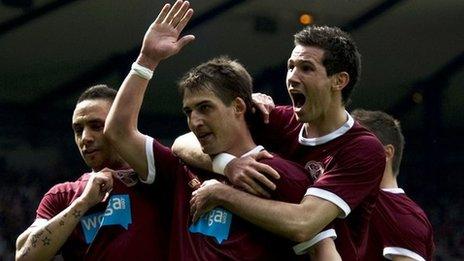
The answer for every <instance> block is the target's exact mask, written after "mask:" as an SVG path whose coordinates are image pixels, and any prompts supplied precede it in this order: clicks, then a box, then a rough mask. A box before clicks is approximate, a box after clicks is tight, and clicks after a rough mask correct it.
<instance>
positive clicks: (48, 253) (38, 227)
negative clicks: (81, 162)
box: [16, 172, 113, 260]
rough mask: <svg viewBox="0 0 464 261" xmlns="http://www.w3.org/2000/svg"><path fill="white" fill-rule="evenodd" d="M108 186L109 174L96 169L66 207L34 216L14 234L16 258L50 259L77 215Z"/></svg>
mask: <svg viewBox="0 0 464 261" xmlns="http://www.w3.org/2000/svg"><path fill="white" fill-rule="evenodd" d="M112 187H113V178H112V176H111V173H110V172H99V173H96V174H94V175H92V177H91V178H90V179H89V181H88V182H87V185H86V187H85V189H84V192H83V193H82V195H81V196H79V198H77V200H75V201H74V202H73V203H72V204H71V205H70V206H69V207H67V208H66V209H64V210H63V211H61V212H60V213H58V215H56V216H54V217H53V218H51V219H50V220H46V219H36V221H35V222H34V223H33V224H32V225H31V226H30V227H29V228H28V229H27V230H26V231H24V232H23V233H22V234H21V235H20V236H19V237H18V239H17V240H16V260H50V259H52V258H53V257H54V256H55V255H56V254H57V253H58V251H59V250H60V248H61V247H62V246H63V244H64V243H65V242H66V240H67V239H68V237H69V235H70V234H71V232H72V231H73V230H74V229H75V227H76V225H77V224H78V223H79V220H80V218H81V216H83V215H84V214H85V212H87V210H88V209H89V208H91V207H92V206H94V205H96V204H97V203H99V202H101V201H102V200H104V199H105V198H106V197H107V193H108V192H109V191H110V190H111V189H112ZM41 204H42V203H41ZM44 204H46V203H44Z"/></svg>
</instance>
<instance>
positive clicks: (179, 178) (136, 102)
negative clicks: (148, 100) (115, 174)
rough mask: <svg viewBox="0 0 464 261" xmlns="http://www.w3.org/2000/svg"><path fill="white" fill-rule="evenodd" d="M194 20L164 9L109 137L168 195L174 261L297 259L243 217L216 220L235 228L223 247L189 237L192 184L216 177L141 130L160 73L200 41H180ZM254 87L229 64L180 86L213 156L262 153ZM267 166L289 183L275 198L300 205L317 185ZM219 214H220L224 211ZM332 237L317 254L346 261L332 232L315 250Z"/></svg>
mask: <svg viewBox="0 0 464 261" xmlns="http://www.w3.org/2000/svg"><path fill="white" fill-rule="evenodd" d="M192 13H193V10H192V9H190V8H189V3H188V2H183V1H180V0H179V1H177V2H176V3H175V4H174V5H173V6H172V8H171V6H170V5H165V7H164V8H163V9H162V11H161V12H160V14H159V15H158V17H157V18H156V20H155V21H154V23H153V24H152V25H151V26H150V28H149V30H148V31H147V33H146V35H145V37H144V40H143V44H142V50H141V52H140V55H139V57H138V59H137V61H136V62H135V63H134V64H133V66H132V70H131V72H130V73H129V75H128V76H127V77H126V79H125V80H124V82H123V84H122V85H121V88H120V90H119V91H118V95H117V97H116V100H115V102H114V104H113V106H112V108H111V111H110V113H109V116H108V121H107V122H106V125H105V130H104V133H105V135H106V136H107V137H109V139H110V140H111V142H112V143H113V145H114V146H115V148H116V149H117V150H118V151H119V152H120V153H121V156H122V157H123V158H124V159H126V160H127V162H129V164H130V165H131V166H132V167H133V168H134V169H135V170H136V171H137V173H138V174H139V175H140V176H141V178H142V179H143V180H147V181H149V182H154V183H155V184H163V186H165V187H166V188H165V189H164V191H165V195H164V197H165V199H166V200H170V201H173V204H174V211H173V212H172V213H166V215H170V216H171V217H172V221H173V224H172V227H171V234H170V238H169V240H170V246H169V249H170V257H169V259H170V260H225V259H227V260H287V259H289V258H290V259H295V258H296V256H295V255H294V253H293V251H292V249H291V245H290V241H288V240H286V239H284V238H282V237H279V236H277V235H274V234H271V233H269V232H267V231H265V230H262V229H260V228H258V227H256V226H253V225H252V224H250V223H249V222H246V221H244V220H242V219H240V218H239V217H236V216H234V217H233V219H232V221H231V220H230V217H231V214H230V213H229V212H225V211H222V210H221V211H220V214H219V215H217V216H215V217H214V218H211V216H210V218H209V220H208V221H209V222H211V223H214V222H219V223H222V221H224V223H226V222H227V221H229V222H230V221H231V223H230V227H229V228H230V231H229V232H228V237H225V238H224V241H222V242H221V243H217V242H215V241H214V240H213V239H212V238H211V237H207V236H205V235H202V234H197V233H191V232H189V230H188V229H189V226H190V224H191V218H190V216H189V213H190V206H189V200H190V195H191V192H192V188H189V184H191V185H192V187H195V179H196V178H197V177H195V176H198V178H199V179H200V180H201V179H205V178H211V173H207V172H205V171H198V172H197V171H194V170H191V169H189V168H188V167H186V166H185V165H183V164H182V163H181V162H180V161H179V159H178V158H177V157H175V156H174V155H173V154H172V152H171V151H170V149H168V148H166V147H164V146H163V145H161V144H160V143H159V142H157V141H156V140H154V139H153V138H151V137H148V136H146V135H143V134H142V133H140V132H139V130H138V129H137V119H138V114H139V111H140V108H141V105H142V101H143V96H144V93H145V91H146V89H147V85H148V81H149V80H150V78H151V75H152V73H153V70H154V69H155V68H156V67H157V66H158V64H159V63H160V62H161V61H162V60H164V59H166V58H168V57H170V56H172V55H174V54H176V53H177V52H179V51H180V50H181V49H182V47H183V46H185V45H186V44H188V43H189V42H190V41H192V40H193V39H194V37H193V36H192V35H187V36H183V37H181V38H179V35H180V33H181V31H182V29H183V28H184V27H185V25H186V24H187V22H188V20H189V19H190V17H191V15H192ZM251 87H252V84H251V77H250V75H249V74H248V73H247V72H246V70H245V69H244V68H243V66H241V65H240V64H239V63H237V62H235V61H232V60H230V59H227V58H216V59H213V60H211V61H208V62H206V63H204V64H201V65H199V66H197V67H195V68H194V69H192V70H191V71H190V72H189V73H187V75H186V76H185V77H184V78H183V80H182V81H181V83H180V89H181V92H182V97H183V110H184V112H185V114H186V116H187V119H188V125H189V128H190V129H191V130H192V131H193V132H194V133H195V135H196V136H197V137H198V138H199V140H200V142H201V143H202V145H203V149H204V151H205V152H206V153H208V154H211V155H215V154H217V153H220V152H223V151H226V152H228V153H230V154H233V155H235V156H242V155H246V154H247V153H255V152H256V151H260V150H261V149H262V147H261V146H257V145H256V144H255V143H254V141H253V139H252V138H251V135H250V132H249V130H248V127H247V121H246V118H247V117H248V116H250V115H251V113H250V112H251ZM265 163H267V164H269V165H270V166H272V167H274V168H275V169H277V170H278V171H279V172H280V173H281V176H282V177H281V178H280V179H279V180H277V181H275V183H276V185H277V187H276V189H275V190H274V191H273V193H272V194H271V196H272V197H273V198H275V199H277V200H286V201H289V202H298V201H299V200H300V198H301V197H302V196H303V194H304V193H305V190H306V187H305V186H309V184H310V183H309V179H308V177H307V175H306V173H305V171H304V169H303V168H301V167H299V166H298V165H297V164H294V163H292V162H288V161H285V160H283V159H281V158H279V157H277V156H276V157H274V158H272V159H267V160H265ZM192 181H193V182H192ZM209 182H214V181H209ZM205 183H208V182H205ZM205 183H204V184H205ZM304 184H306V185H304ZM213 211H214V212H216V213H217V210H213ZM216 218H219V219H216ZM324 237H325V238H326V240H324V241H323V242H321V244H319V245H318V246H316V247H319V246H321V247H322V248H323V249H328V247H330V251H333V252H330V253H329V254H330V256H328V255H323V256H321V257H320V258H321V259H322V260H327V259H328V258H329V259H331V258H333V257H335V258H336V257H337V255H338V254H337V253H336V251H335V248H334V244H333V241H332V239H330V237H331V235H330V231H329V234H324V235H321V237H320V238H316V239H315V242H318V241H320V240H322V239H323V238H324ZM323 251H325V250H323ZM316 252H318V251H316ZM316 254H317V253H316ZM324 256H325V257H324Z"/></svg>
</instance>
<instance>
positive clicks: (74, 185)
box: [45, 173, 91, 195]
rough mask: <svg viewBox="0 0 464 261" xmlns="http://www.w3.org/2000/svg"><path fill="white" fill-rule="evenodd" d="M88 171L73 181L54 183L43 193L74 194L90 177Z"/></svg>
mask: <svg viewBox="0 0 464 261" xmlns="http://www.w3.org/2000/svg"><path fill="white" fill-rule="evenodd" d="M90 175H91V174H90V173H85V174H83V175H82V176H81V177H79V179H77V180H75V181H68V182H63V183H58V184H56V185H54V186H53V187H52V188H51V189H50V190H49V191H48V192H47V193H46V194H45V195H56V194H75V193H78V192H79V191H81V190H82V189H83V188H84V187H85V185H86V184H87V181H88V180H89V178H90Z"/></svg>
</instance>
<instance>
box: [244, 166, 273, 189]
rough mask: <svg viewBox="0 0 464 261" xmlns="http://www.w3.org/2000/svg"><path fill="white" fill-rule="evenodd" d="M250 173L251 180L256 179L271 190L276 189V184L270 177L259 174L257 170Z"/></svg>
mask: <svg viewBox="0 0 464 261" xmlns="http://www.w3.org/2000/svg"><path fill="white" fill-rule="evenodd" d="M250 174H251V173H250ZM251 175H253V176H252V177H251V178H252V180H256V181H258V182H259V184H262V185H264V186H265V187H266V188H269V189H271V190H275V189H276V185H275V184H274V182H272V181H271V180H270V179H268V178H267V177H266V176H265V175H263V174H261V173H260V172H259V171H258V170H257V171H256V172H253V173H252V174H251Z"/></svg>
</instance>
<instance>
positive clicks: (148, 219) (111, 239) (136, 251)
mask: <svg viewBox="0 0 464 261" xmlns="http://www.w3.org/2000/svg"><path fill="white" fill-rule="evenodd" d="M90 175H91V174H89V173H87V174H84V175H82V176H81V177H80V178H79V179H78V180H76V181H74V182H65V183H61V184H57V185H55V186H54V187H52V188H51V189H50V190H49V191H48V192H47V193H46V194H45V196H44V197H43V198H42V200H41V202H40V204H39V207H38V209H37V216H36V218H41V219H47V220H49V219H51V218H53V217H54V216H56V215H57V214H59V213H60V212H61V211H63V210H64V209H65V208H67V207H68V206H69V205H70V204H71V203H72V202H73V201H74V200H76V199H77V198H78V197H79V196H80V195H81V194H82V192H83V191H84V188H85V185H86V184H87V181H88V180H89V178H90ZM161 189H162V188H157V187H156V184H155V185H154V186H146V185H144V184H137V185H135V186H133V187H126V186H125V185H124V184H123V183H122V182H121V181H120V180H118V179H113V190H112V192H111V195H128V196H129V198H130V205H131V216H132V223H131V224H129V225H128V229H127V230H126V229H125V228H123V227H122V226H120V225H110V226H102V227H101V228H100V230H99V231H98V233H97V235H96V237H95V239H94V241H93V242H92V243H91V244H90V245H89V244H87V243H86V241H85V237H84V232H83V229H82V226H81V224H80V223H78V224H77V226H76V228H75V229H74V231H73V232H72V234H71V235H70V236H69V238H68V240H67V241H66V242H65V244H64V245H63V247H62V248H61V254H62V255H63V257H64V259H65V260H84V259H85V260H165V259H166V258H167V241H166V240H162V238H163V237H166V235H168V233H169V232H168V230H167V227H168V226H169V224H170V220H169V218H168V217H167V216H166V215H165V214H164V213H166V212H170V211H171V210H170V209H168V207H169V203H168V204H166V203H165V202H163V200H159V199H162V197H160V196H162V195H159V194H158V192H157V191H159V192H161ZM105 208H106V204H105V203H99V204H97V205H96V206H94V207H93V208H91V209H90V210H89V211H87V212H86V213H85V214H84V216H87V215H90V214H92V213H99V212H102V211H104V210H105Z"/></svg>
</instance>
